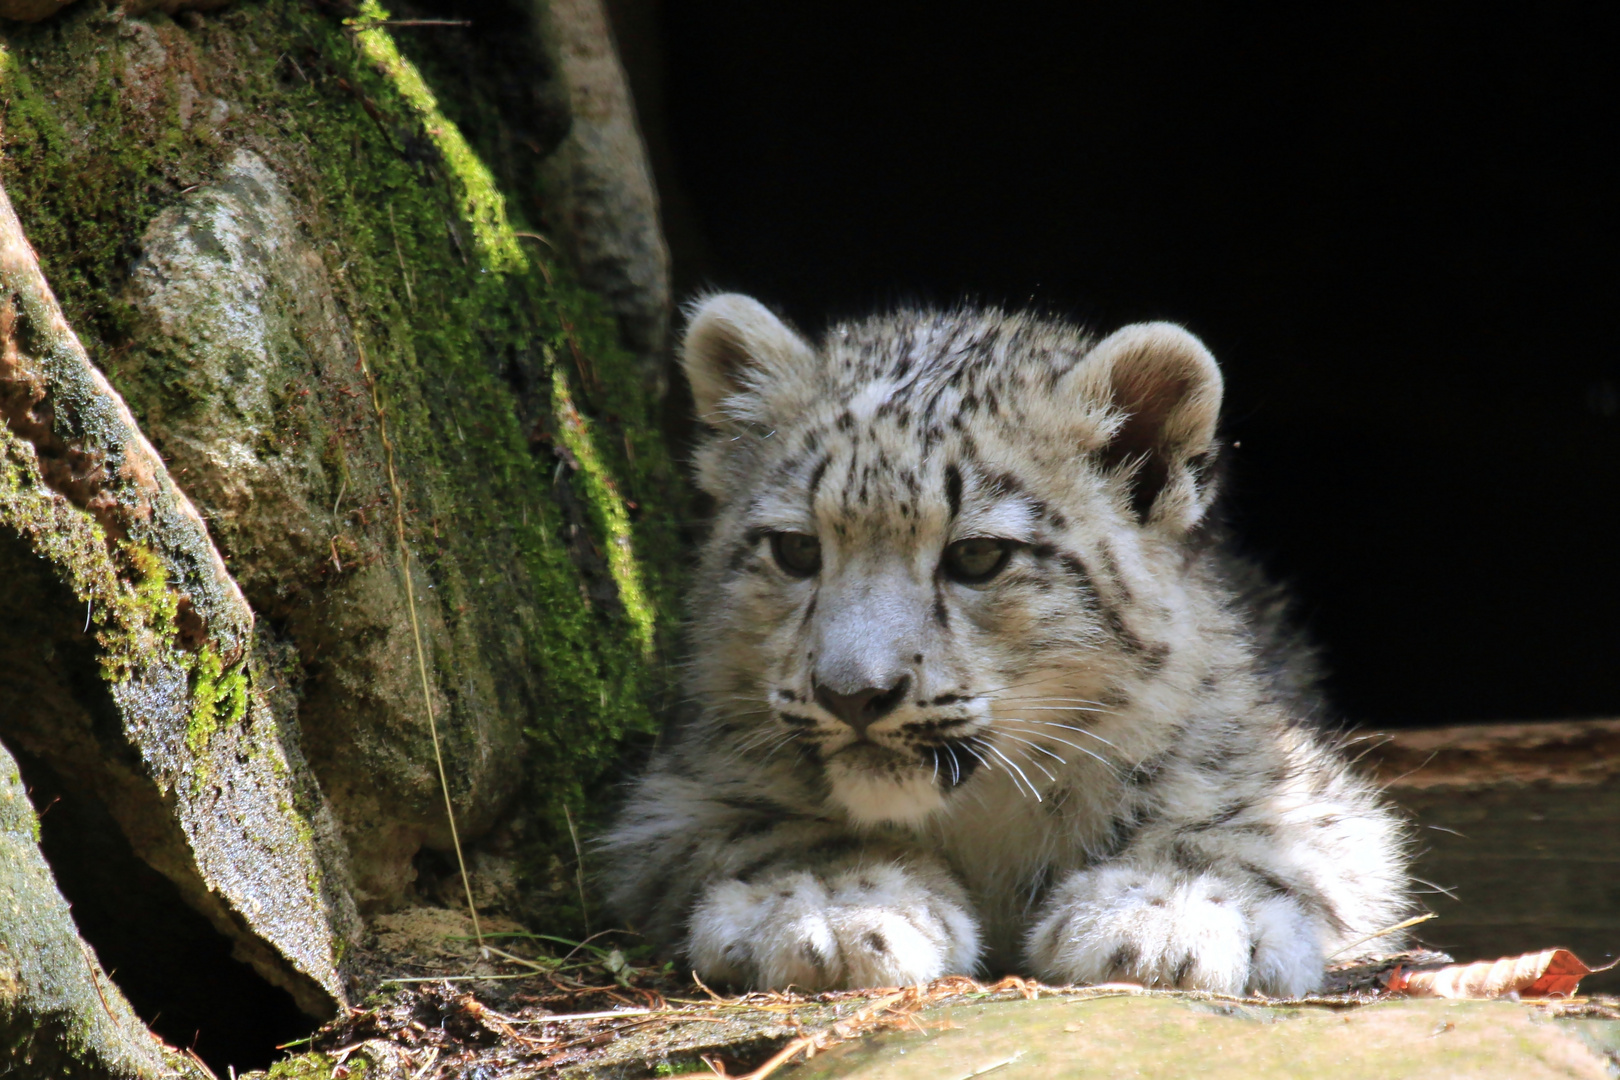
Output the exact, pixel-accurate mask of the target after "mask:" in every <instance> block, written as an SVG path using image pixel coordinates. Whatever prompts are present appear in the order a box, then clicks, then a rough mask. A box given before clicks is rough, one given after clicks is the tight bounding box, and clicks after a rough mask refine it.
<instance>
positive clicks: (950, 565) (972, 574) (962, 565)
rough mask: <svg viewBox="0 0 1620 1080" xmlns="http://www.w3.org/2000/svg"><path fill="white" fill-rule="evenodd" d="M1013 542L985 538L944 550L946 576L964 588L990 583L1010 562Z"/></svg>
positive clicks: (971, 538) (976, 537) (974, 538)
mask: <svg viewBox="0 0 1620 1080" xmlns="http://www.w3.org/2000/svg"><path fill="white" fill-rule="evenodd" d="M1012 550H1013V542H1012V541H1011V540H996V539H993V538H991V537H988V536H974V537H969V538H968V539H966V540H958V541H957V542H956V543H954V544H952V545H951V546H949V547H947V548H946V549H945V560H944V563H943V565H944V568H945V576H946V577H948V578H950V579H951V580H952V581H959V582H961V583H962V584H964V585H978V584H981V583H982V582H986V581H989V580H990V579H991V578H993V577H995V576H996V575H997V574H999V573H1001V571H1002V568H1003V567H1005V566H1006V565H1007V560H1008V559H1010V558H1012Z"/></svg>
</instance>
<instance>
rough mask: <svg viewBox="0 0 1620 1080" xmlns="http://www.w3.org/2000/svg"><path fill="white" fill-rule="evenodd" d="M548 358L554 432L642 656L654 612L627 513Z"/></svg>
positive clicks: (649, 648) (587, 429) (649, 647)
mask: <svg viewBox="0 0 1620 1080" xmlns="http://www.w3.org/2000/svg"><path fill="white" fill-rule="evenodd" d="M546 359H547V361H549V362H550V364H551V403H552V407H553V409H554V410H555V413H554V415H555V417H556V420H557V431H558V433H559V434H560V435H561V436H562V440H563V444H564V445H565V446H567V447H568V450H569V452H570V453H572V454H573V455H574V459H575V460H576V461H578V462H579V466H580V468H579V472H580V477H581V479H582V480H583V481H584V486H585V490H586V492H587V493H588V495H589V500H590V501H589V505H590V507H591V510H592V511H593V512H594V514H595V518H596V525H597V528H598V529H600V530H601V532H602V534H603V535H604V536H605V537H606V539H607V560H608V568H609V569H610V570H611V571H612V573H613V581H614V583H615V584H617V585H618V587H619V602H620V603H622V604H623V605H624V608H625V613H626V614H627V615H628V616H629V618H630V623H631V627H632V630H633V633H634V636H635V641H636V644H638V645H639V646H641V649H642V651H643V652H645V653H651V652H652V648H653V631H654V613H653V610H652V608H651V607H649V606H648V603H647V592H646V590H645V589H643V588H642V586H641V570H640V567H639V566H638V565H637V563H636V556H635V548H634V544H633V541H632V539H631V535H630V515H629V513H628V511H627V509H626V507H625V505H624V499H623V498H622V497H621V496H620V495H619V488H618V485H617V484H616V483H614V481H613V476H612V474H611V473H609V472H608V470H607V469H606V468H605V467H604V466H603V464H602V457H601V455H600V454H598V453H597V450H596V443H595V441H594V440H593V439H592V438H591V431H590V426H589V425H588V424H587V423H586V421H585V418H584V417H583V416H581V415H580V413H579V410H578V409H576V408H575V407H574V400H573V396H572V395H571V394H570V393H569V392H568V380H567V378H565V377H564V375H563V373H562V371H561V369H559V368H558V367H557V362H556V357H555V355H554V354H553V353H552V352H551V350H550V349H547V350H546Z"/></svg>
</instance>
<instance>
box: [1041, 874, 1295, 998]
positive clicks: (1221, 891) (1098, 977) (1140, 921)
mask: <svg viewBox="0 0 1620 1080" xmlns="http://www.w3.org/2000/svg"><path fill="white" fill-rule="evenodd" d="M1325 939H1326V928H1325V927H1324V926H1323V925H1322V920H1321V918H1320V916H1319V915H1318V914H1317V913H1316V912H1315V911H1313V910H1312V905H1311V904H1310V903H1309V902H1307V901H1304V900H1302V899H1301V898H1300V897H1299V896H1297V895H1295V894H1294V893H1293V892H1292V891H1291V890H1288V889H1286V888H1278V887H1277V885H1276V884H1275V883H1274V882H1269V883H1268V882H1263V881H1260V880H1256V878H1255V876H1254V875H1251V874H1248V873H1245V872H1231V871H1229V872H1226V873H1223V872H1221V871H1220V870H1218V869H1210V870H1195V869H1193V870H1190V869H1185V868H1182V867H1179V866H1176V865H1173V864H1171V863H1169V862H1168V861H1163V862H1161V861H1157V860H1143V861H1132V860H1121V861H1118V862H1113V863H1109V864H1106V865H1103V866H1099V867H1095V868H1093V869H1088V870H1081V871H1077V872H1075V873H1073V874H1071V875H1069V877H1068V878H1067V879H1065V880H1064V881H1063V882H1061V883H1060V884H1059V886H1058V888H1057V889H1056V890H1054V894H1053V896H1052V897H1051V899H1050V901H1049V902H1048V904H1047V906H1046V908H1045V909H1044V911H1043V914H1042V916H1041V918H1040V919H1039V920H1038V921H1037V922H1036V924H1035V926H1034V928H1033V930H1032V931H1031V933H1030V935H1029V955H1030V960H1031V962H1032V964H1033V965H1034V968H1035V971H1036V972H1037V973H1038V974H1039V975H1040V976H1041V977H1042V978H1045V979H1049V980H1054V981H1058V982H1065V983H1068V982H1073V983H1098V982H1109V981H1120V980H1123V981H1129V982H1136V983H1141V984H1143V985H1145V986H1161V987H1175V988H1180V989H1186V990H1208V991H1213V992H1216V993H1224V994H1243V993H1246V992H1251V991H1259V992H1261V993H1264V994H1267V995H1269V996H1273V997H1297V996H1299V995H1301V994H1305V993H1308V992H1310V991H1311V990H1312V989H1314V988H1315V987H1316V986H1317V984H1318V983H1320V981H1321V978H1322V967H1323V943H1324V941H1325Z"/></svg>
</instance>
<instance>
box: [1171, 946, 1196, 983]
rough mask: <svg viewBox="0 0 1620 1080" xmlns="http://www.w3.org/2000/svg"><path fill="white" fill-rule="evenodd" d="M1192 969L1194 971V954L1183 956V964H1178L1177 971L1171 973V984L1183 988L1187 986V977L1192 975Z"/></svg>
mask: <svg viewBox="0 0 1620 1080" xmlns="http://www.w3.org/2000/svg"><path fill="white" fill-rule="evenodd" d="M1192 969H1193V957H1192V953H1188V954H1187V955H1186V956H1183V957H1182V958H1181V963H1179V964H1177V965H1176V970H1175V971H1174V972H1172V973H1171V975H1170V981H1171V983H1172V984H1173V985H1175V986H1183V985H1185V983H1186V982H1187V976H1189V975H1191V974H1192Z"/></svg>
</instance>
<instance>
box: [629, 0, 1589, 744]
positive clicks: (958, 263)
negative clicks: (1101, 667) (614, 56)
mask: <svg viewBox="0 0 1620 1080" xmlns="http://www.w3.org/2000/svg"><path fill="white" fill-rule="evenodd" d="M610 6H611V7H612V9H613V15H614V21H615V27H616V31H617V33H618V35H619V37H620V43H621V49H622V52H623V55H624V57H625V60H626V64H627V66H628V67H629V69H630V73H631V78H632V83H633V86H634V89H635V91H636V94H637V100H638V104H639V107H640V109H641V113H642V121H643V125H644V127H645V128H646V129H647V135H648V139H649V144H650V147H651V150H652V154H653V158H654V167H655V171H656V172H657V174H658V179H659V184H660V188H661V191H662V194H663V198H664V201H665V211H666V217H667V219H668V220H667V226H668V232H669V236H670V240H671V245H672V248H673V249H674V254H675V258H676V273H677V279H678V285H679V286H680V287H681V289H682V290H683V295H690V292H691V290H693V289H695V288H697V287H700V286H704V285H713V286H720V287H724V288H728V289H737V290H741V291H745V292H749V293H752V294H754V295H756V296H758V297H760V298H761V299H763V300H765V301H766V302H767V303H770V304H772V305H773V306H775V307H777V308H778V309H780V310H782V311H783V312H785V313H786V314H787V315H789V316H790V317H792V318H793V319H795V320H796V321H798V322H799V323H800V325H801V326H804V327H806V328H807V329H811V330H815V329H819V327H820V326H821V325H822V324H823V323H824V322H825V321H826V320H827V319H828V318H829V317H832V316H840V315H857V314H861V313H864V312H866V311H868V310H870V309H872V308H873V307H876V306H883V305H887V304H891V303H894V302H897V301H905V300H926V301H934V302H939V303H951V302H953V301H956V300H958V299H962V298H972V299H979V300H984V301H990V302H997V303H1003V304H1013V305H1023V304H1028V303H1033V304H1035V305H1037V306H1040V307H1043V308H1046V309H1049V310H1052V311H1055V312H1060V313H1065V314H1069V315H1073V316H1076V317H1079V318H1081V319H1082V320H1084V321H1086V322H1088V323H1090V324H1092V325H1094V326H1096V327H1097V328H1099V329H1101V330H1108V329H1113V328H1114V327H1116V326H1118V325H1119V324H1121V323H1123V322H1126V321H1130V320H1136V319H1143V318H1166V319H1172V320H1175V321H1177V322H1181V323H1184V324H1185V325H1187V326H1189V327H1190V328H1191V329H1193V330H1194V331H1195V332H1196V333H1198V334H1200V335H1202V336H1203V337H1204V338H1205V340H1206V341H1208V342H1209V344H1210V345H1211V347H1212V348H1213V349H1214V351H1215V354H1216V356H1217V357H1218V358H1220V360H1221V362H1222V365H1223V368H1224V370H1225V372H1226V376H1227V386H1228V405H1227V413H1226V416H1227V422H1226V434H1227V437H1228V438H1229V439H1232V440H1235V441H1236V442H1237V443H1239V444H1241V445H1239V446H1238V447H1237V449H1236V450H1235V452H1234V453H1233V454H1232V455H1231V460H1232V464H1233V470H1232V473H1231V479H1230V482H1229V485H1228V491H1229V493H1230V499H1229V502H1230V513H1231V515H1232V516H1233V517H1234V518H1235V519H1236V520H1237V522H1238V523H1239V524H1240V526H1241V527H1242V529H1243V532H1244V535H1245V536H1246V537H1247V540H1248V543H1249V544H1250V546H1251V548H1252V550H1253V552H1254V553H1255V554H1257V555H1259V556H1260V557H1262V558H1263V559H1264V561H1265V562H1266V563H1267V565H1268V566H1269V567H1270V568H1271V569H1272V570H1273V571H1274V572H1275V573H1277V574H1278V575H1280V576H1282V577H1283V578H1285V579H1287V580H1289V581H1291V582H1292V583H1293V584H1294V585H1295V587H1296V591H1297V593H1298V595H1299V597H1300V599H1301V602H1302V610H1303V613H1304V615H1305V617H1306V619H1307V621H1308V624H1309V626H1310V628H1311V629H1312V631H1313V632H1314V633H1315V635H1316V636H1317V637H1318V638H1319V639H1320V641H1321V642H1322V643H1323V644H1324V645H1325V647H1326V651H1327V656H1328V659H1329V663H1330V666H1331V669H1332V671H1333V676H1332V690H1333V692H1334V696H1335V701H1336V703H1337V706H1338V707H1339V709H1340V710H1341V712H1342V713H1343V715H1345V716H1347V717H1349V718H1352V719H1354V720H1356V721H1360V722H1365V723H1375V724H1380V725H1401V724H1433V723H1443V722H1455V721H1469V720H1492V719H1512V718H1522V719H1538V718H1554V717H1582V716H1595V715H1617V714H1620V677H1617V674H1616V667H1617V664H1616V655H1617V653H1620V568H1617V562H1616V559H1615V557H1614V549H1615V545H1616V540H1617V536H1616V528H1615V523H1616V521H1617V520H1620V510H1617V507H1620V358H1617V356H1616V351H1615V346H1614V330H1613V326H1614V318H1613V314H1614V307H1615V296H1616V273H1615V262H1616V258H1617V253H1620V243H1617V240H1620V237H1617V236H1616V229H1615V227H1614V217H1615V215H1614V214H1613V212H1612V210H1611V204H1612V202H1613V197H1614V193H1615V192H1614V183H1613V180H1614V176H1615V173H1614V170H1613V167H1612V165H1610V166H1604V165H1602V162H1603V161H1606V160H1608V158H1609V157H1610V155H1611V154H1612V152H1613V146H1612V143H1613V134H1614V132H1615V131H1616V130H1617V129H1620V125H1617V123H1616V120H1617V117H1616V115H1615V113H1616V110H1615V108H1614V103H1615V94H1614V89H1615V87H1614V82H1613V72H1614V70H1615V64H1614V63H1613V53H1612V49H1613V46H1614V43H1615V35H1614V34H1613V33H1612V32H1611V31H1610V28H1609V27H1608V26H1607V25H1606V24H1605V22H1604V21H1603V20H1602V17H1601V15H1600V10H1601V9H1600V7H1599V6H1598V5H1595V4H1593V5H1583V6H1575V5H1556V4H1543V5H1533V6H1529V7H1525V8H1522V9H1520V10H1518V11H1513V10H1511V9H1506V8H1500V9H1496V10H1494V11H1492V12H1490V13H1488V14H1487V13H1485V12H1483V11H1482V10H1469V9H1466V8H1463V7H1461V6H1454V7H1450V8H1448V9H1442V8H1441V7H1440V6H1438V5H1412V4H1406V3H1401V4H1371V3H1369V4H1359V5H1353V6H1350V5H1347V6H1345V9H1344V10H1336V11H1330V10H1326V9H1325V6H1323V9H1321V10H1318V8H1317V6H1315V5H1310V6H1307V8H1308V10H1296V11H1293V12H1290V13H1284V14H1259V13H1255V12H1251V11H1247V10H1238V9H1237V7H1236V6H1227V5H1216V4H1178V3H1165V2H1150V3H1131V4H1110V5H1101V4H1083V3H1068V4H1023V5H985V4H977V5H973V6H971V7H970V6H965V5H964V6H961V7H954V6H951V5H936V4H899V3H891V4H879V3H867V4H860V5H854V4H835V3H824V2H817V3H809V2H791V3H790V2H773V3H759V2H757V0H737V2H714V0H662V2H659V0H617V2H615V3H612V4H610Z"/></svg>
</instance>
